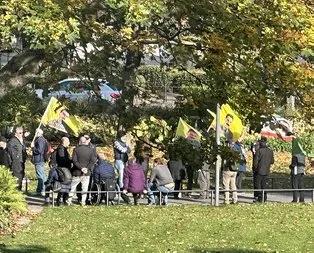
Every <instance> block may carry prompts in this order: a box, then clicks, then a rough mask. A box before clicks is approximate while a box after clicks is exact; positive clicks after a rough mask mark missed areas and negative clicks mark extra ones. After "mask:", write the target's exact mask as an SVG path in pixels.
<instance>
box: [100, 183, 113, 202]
mask: <svg viewBox="0 0 314 253" xmlns="http://www.w3.org/2000/svg"><path fill="white" fill-rule="evenodd" d="M102 191H112V192H109V193H108V201H113V200H114V198H115V196H116V192H115V191H116V180H115V179H106V180H103V181H102ZM102 199H103V200H105V201H107V194H106V193H103V198H102Z"/></svg>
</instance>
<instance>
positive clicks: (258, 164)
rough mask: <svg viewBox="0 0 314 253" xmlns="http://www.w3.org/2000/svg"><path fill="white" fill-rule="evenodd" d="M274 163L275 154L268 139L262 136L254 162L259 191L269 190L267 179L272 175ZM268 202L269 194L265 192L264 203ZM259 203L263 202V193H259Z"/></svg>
mask: <svg viewBox="0 0 314 253" xmlns="http://www.w3.org/2000/svg"><path fill="white" fill-rule="evenodd" d="M273 163H274V152H273V151H272V150H271V149H270V148H269V147H267V139H266V137H264V136H262V138H261V140H260V143H259V149H258V150H257V152H256V157H255V161H254V170H255V171H254V173H256V186H257V189H259V190H263V189H267V179H268V175H269V173H270V166H271V165H272V164H273ZM266 200H267V194H266V192H264V202H266ZM257 201H258V202H263V193H262V191H258V192H257Z"/></svg>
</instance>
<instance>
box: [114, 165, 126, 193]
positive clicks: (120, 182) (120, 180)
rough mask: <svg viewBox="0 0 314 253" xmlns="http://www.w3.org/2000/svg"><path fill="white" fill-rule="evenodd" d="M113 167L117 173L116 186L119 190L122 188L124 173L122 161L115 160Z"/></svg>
mask: <svg viewBox="0 0 314 253" xmlns="http://www.w3.org/2000/svg"><path fill="white" fill-rule="evenodd" d="M114 167H115V168H116V170H117V171H118V174H119V178H118V185H119V187H120V189H122V188H123V172H124V162H122V160H115V161H114Z"/></svg>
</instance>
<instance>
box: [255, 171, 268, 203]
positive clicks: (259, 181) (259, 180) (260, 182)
mask: <svg viewBox="0 0 314 253" xmlns="http://www.w3.org/2000/svg"><path fill="white" fill-rule="evenodd" d="M267 179H268V175H259V174H257V175H256V185H257V189H259V190H263V189H267ZM257 201H258V202H262V201H263V192H262V191H258V192H257ZM266 201H267V193H266V192H264V202H266Z"/></svg>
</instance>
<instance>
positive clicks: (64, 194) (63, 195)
mask: <svg viewBox="0 0 314 253" xmlns="http://www.w3.org/2000/svg"><path fill="white" fill-rule="evenodd" d="M68 198H69V193H68V192H58V196H57V206H59V205H60V203H61V199H62V201H63V203H64V204H67V201H68Z"/></svg>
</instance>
